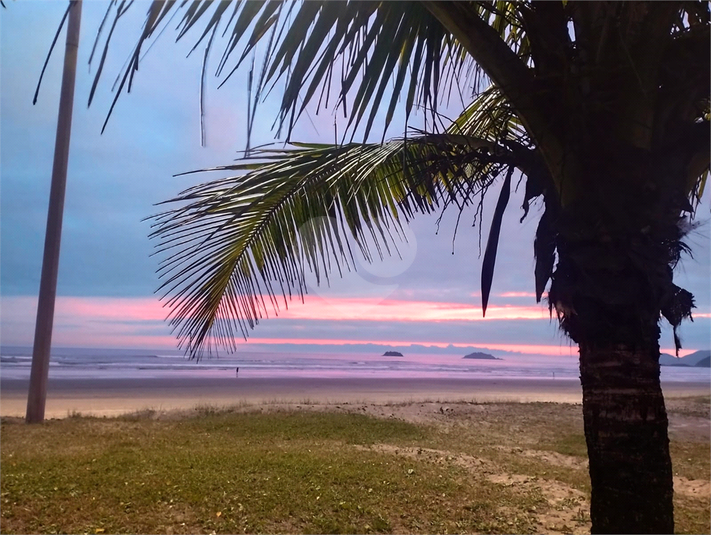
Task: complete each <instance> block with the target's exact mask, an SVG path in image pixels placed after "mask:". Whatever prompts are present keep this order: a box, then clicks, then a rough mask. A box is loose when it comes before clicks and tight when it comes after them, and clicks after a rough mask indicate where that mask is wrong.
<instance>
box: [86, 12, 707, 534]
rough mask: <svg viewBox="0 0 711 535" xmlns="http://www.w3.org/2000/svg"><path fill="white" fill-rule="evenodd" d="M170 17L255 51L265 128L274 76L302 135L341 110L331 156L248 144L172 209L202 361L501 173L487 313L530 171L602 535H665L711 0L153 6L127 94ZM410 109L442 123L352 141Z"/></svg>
mask: <svg viewBox="0 0 711 535" xmlns="http://www.w3.org/2000/svg"><path fill="white" fill-rule="evenodd" d="M114 5H115V4H112V6H114ZM111 9H112V7H110V8H109V10H111ZM116 9H117V14H118V13H119V12H120V11H121V9H123V3H121V4H120V5H119V6H116ZM177 12H180V13H181V14H182V19H181V21H180V23H179V25H178V31H179V36H178V38H180V37H182V36H183V35H184V34H185V33H186V32H188V31H190V30H191V28H195V29H193V30H192V31H193V32H195V35H196V36H198V38H197V39H196V44H195V48H197V47H198V46H202V44H204V45H205V57H207V53H208V51H209V49H210V47H211V46H212V43H213V37H214V35H215V34H216V32H218V28H219V29H220V31H223V35H227V36H228V38H227V44H226V47H225V49H224V51H223V54H222V57H221V59H220V61H219V64H218V69H217V72H218V75H220V76H222V77H224V78H227V77H229V75H230V74H231V73H232V72H234V69H235V68H236V67H237V66H238V65H239V63H240V62H242V61H243V60H244V59H245V58H248V57H250V55H251V54H253V51H254V50H256V48H258V47H261V49H260V50H261V52H262V53H263V57H264V61H263V64H262V68H261V71H260V70H259V68H255V67H253V68H252V70H251V71H250V79H251V80H252V83H251V86H250V87H252V88H253V92H252V94H253V97H254V105H250V122H253V121H254V116H255V111H254V110H255V107H256V104H257V103H258V102H259V101H260V99H261V95H262V94H263V91H267V90H270V89H271V88H273V87H274V85H275V84H276V83H281V82H283V83H284V94H283V98H282V101H281V108H280V113H279V117H278V118H279V120H280V124H281V125H283V126H284V127H285V128H287V129H288V131H290V129H291V127H292V126H293V124H294V122H295V121H296V120H297V119H298V118H299V116H300V115H301V114H302V113H303V112H304V110H305V108H306V106H307V105H308V104H309V103H317V104H318V105H321V106H322V105H325V103H326V102H328V100H329V99H330V100H331V101H333V100H334V95H335V98H336V103H337V104H338V105H339V106H340V107H342V108H343V109H344V110H345V111H346V112H347V113H348V116H349V129H348V137H344V138H343V139H342V140H341V141H340V142H339V143H336V144H333V145H315V144H298V143H293V144H292V145H290V146H288V147H285V148H283V149H272V150H261V151H252V152H251V154H250V156H249V157H248V158H247V159H245V160H244V161H239V162H238V163H237V164H235V165H229V166H225V167H220V168H216V169H220V170H231V171H234V176H233V177H231V178H223V179H219V180H215V181H212V182H208V183H206V184H202V185H199V186H196V187H194V188H192V189H190V190H188V191H186V192H184V193H183V194H181V195H180V196H178V197H177V198H176V199H173V202H176V203H177V204H176V205H174V206H175V207H174V208H172V209H170V210H168V211H166V212H164V213H163V214H161V215H159V216H157V218H156V225H157V228H156V230H155V236H157V237H158V239H159V242H160V250H161V251H163V253H164V254H165V258H164V261H163V264H162V267H161V271H162V275H163V276H164V283H163V286H162V291H163V292H164V295H165V298H166V299H167V302H168V303H169V305H170V306H171V309H172V313H171V323H172V325H173V326H174V328H175V329H176V331H177V334H178V336H179V338H180V339H181V341H182V343H183V344H184V347H185V348H186V349H187V351H189V352H190V353H191V354H192V355H195V356H197V355H199V354H200V353H201V352H202V351H206V350H210V348H211V347H212V346H213V345H214V344H223V345H226V346H227V347H231V346H232V345H233V343H234V339H235V338H236V337H241V336H245V337H246V335H247V333H248V331H249V330H250V329H251V328H252V327H254V325H255V323H257V322H258V320H259V319H260V318H262V317H264V316H265V315H266V313H267V312H269V311H271V310H272V309H273V308H277V307H278V306H279V305H278V299H277V297H278V295H279V294H283V295H284V296H291V295H292V294H294V293H301V292H303V291H304V285H305V283H304V273H305V270H306V269H307V268H308V269H311V270H314V271H315V272H316V273H317V275H318V276H322V274H324V273H325V274H328V272H330V271H333V270H342V269H348V268H349V267H350V266H351V264H352V262H353V255H354V253H353V251H352V250H351V249H350V248H349V246H348V240H349V237H352V238H354V239H355V242H356V243H357V244H358V246H359V248H360V252H361V253H362V254H363V255H364V256H365V257H366V258H371V257H372V256H377V255H378V254H383V251H386V250H388V249H389V248H391V247H392V246H393V244H394V243H395V242H396V241H397V240H398V236H399V235H400V233H399V230H400V228H401V225H403V224H406V223H407V222H408V221H409V220H410V219H411V218H412V217H414V216H415V215H416V214H417V213H423V212H425V213H426V212H431V211H434V210H443V209H446V208H447V207H449V206H455V207H457V208H459V209H461V208H462V207H463V206H466V205H467V204H469V203H471V202H474V201H475V200H476V199H478V196H480V195H484V194H486V193H487V192H489V191H490V189H489V188H490V187H491V186H492V185H493V184H494V183H500V184H501V193H500V195H499V198H498V202H497V205H496V210H495V214H494V217H493V221H492V224H491V232H490V235H489V239H488V243H487V246H486V251H485V255H484V258H483V266H482V295H483V310H484V312H485V311H486V306H487V302H488V296H489V290H490V288H491V283H492V274H493V270H494V264H495V259H496V249H497V244H498V240H499V230H500V226H501V218H502V214H503V212H504V210H505V208H506V206H507V203H508V199H509V192H510V187H511V182H512V177H513V176H514V173H521V175H522V176H523V177H524V178H525V181H526V195H525V203H524V211H525V212H528V204H529V203H530V202H531V201H532V200H533V199H536V198H542V200H543V203H544V206H545V211H544V212H543V214H542V216H541V217H540V221H539V223H538V228H537V232H536V237H535V242H534V244H533V249H534V254H535V258H536V263H535V273H534V285H535V290H536V296H537V300H539V301H540V300H541V299H542V297H543V296H544V294H546V290H547V301H548V304H549V307H550V310H551V313H553V312H554V313H555V314H556V315H557V318H558V320H559V321H560V325H561V327H562V329H563V330H564V331H565V332H566V333H567V334H568V336H570V338H571V339H572V340H573V341H574V342H575V343H577V344H578V346H579V350H580V378H581V383H582V388H583V416H584V424H585V436H586V440H587V446H588V453H589V459H590V465H589V466H590V468H589V469H590V478H591V482H592V496H591V519H592V530H593V532H595V533H641V532H645V533H647V532H648V533H671V532H673V528H674V525H673V505H672V492H673V489H672V468H671V460H670V456H669V440H668V437H667V414H666V410H665V406H664V399H663V396H662V391H661V387H660V381H659V374H660V369H659V322H660V320H661V318H662V317H663V318H666V320H667V321H669V322H670V323H671V325H672V326H674V329H675V341H676V344H677V347H679V340H678V337H677V336H676V327H677V326H678V325H679V324H680V323H681V321H682V320H683V319H684V318H687V317H690V315H691V309H692V308H693V297H692V295H691V294H690V293H689V292H688V291H686V290H684V289H682V288H679V287H678V286H677V285H675V284H674V281H673V270H674V267H675V266H676V264H677V262H678V261H679V259H680V256H681V255H682V253H683V252H685V250H686V246H685V245H684V243H683V241H682V239H683V236H684V235H685V233H686V232H687V231H688V230H689V228H690V222H689V220H690V217H691V216H692V215H693V213H694V210H695V208H696V206H697V203H698V199H699V198H700V195H701V193H702V190H703V186H704V184H705V181H706V176H707V175H706V174H707V172H708V170H709V142H710V139H709V79H710V78H711V76H710V74H709V63H710V61H709V5H708V3H706V2H693V1H682V2H565V1H563V2H499V1H496V2H495V1H474V2H470V1H467V2H353V1H350V2H330V1H321V2H303V3H297V4H290V3H286V4H282V3H279V2H274V1H267V2H236V3H234V5H233V4H231V3H230V2H215V3H212V2H210V1H204V2H203V1H197V0H196V1H193V2H187V3H186V2H183V3H180V4H178V3H175V2H161V1H155V2H153V3H152V4H151V5H150V8H149V11H148V16H147V19H146V23H145V26H144V28H143V32H142V35H141V37H140V39H139V41H138V43H137V45H136V48H135V51H134V53H133V55H132V57H131V59H130V61H129V63H128V67H127V69H126V71H125V72H124V74H123V77H122V79H121V81H120V85H119V91H118V92H117V96H116V98H118V95H120V94H121V91H122V90H125V89H128V88H129V87H130V82H131V80H132V78H133V76H134V73H135V72H136V71H137V68H138V63H139V59H140V57H141V50H142V48H145V45H146V43H147V41H148V40H149V39H152V38H153V37H155V36H156V35H158V34H159V30H160V29H161V28H162V27H163V26H164V25H166V24H167V21H168V20H169V19H170V17H169V15H172V14H175V13H177ZM106 46H108V43H107V45H106ZM100 70H101V69H99V73H98V74H97V80H98V76H100ZM470 87H473V92H472V96H471V99H470V102H469V104H468V106H466V108H465V110H464V112H463V113H462V114H461V115H460V116H459V117H457V118H456V119H454V120H452V121H448V122H447V123H444V120H443V119H442V118H441V116H439V115H438V113H437V104H438V102H440V98H441V96H442V95H444V94H446V93H447V92H448V91H450V90H451V89H452V88H455V89H461V90H464V89H467V90H468V89H469V88H470ZM398 103H401V104H400V105H401V106H403V108H404V110H405V113H406V114H407V115H408V116H409V114H410V112H411V111H412V110H413V108H414V107H415V106H422V107H424V108H426V109H427V110H428V113H430V114H431V116H432V120H431V121H430V124H431V125H432V127H431V128H429V129H427V130H428V131H418V132H415V133H413V132H412V131H410V132H405V133H404V137H402V138H399V139H393V140H390V141H387V142H381V143H357V142H354V141H353V140H354V139H355V135H356V134H357V135H358V136H359V138H360V136H361V135H362V139H364V140H366V139H368V136H369V134H370V132H371V129H372V127H373V124H374V120H375V119H376V117H378V116H379V117H384V124H385V127H386V128H387V126H388V125H389V123H390V121H391V119H392V117H393V112H394V110H395V108H396V106H398ZM436 125H439V128H435V126H436ZM369 242H370V243H375V244H376V250H375V253H372V252H371V250H370V249H369V246H368V243H369ZM371 248H372V246H371Z"/></svg>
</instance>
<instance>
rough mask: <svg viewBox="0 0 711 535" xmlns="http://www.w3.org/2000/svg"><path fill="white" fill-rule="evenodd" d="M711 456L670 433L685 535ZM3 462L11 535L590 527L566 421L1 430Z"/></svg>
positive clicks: (704, 518)
mask: <svg viewBox="0 0 711 535" xmlns="http://www.w3.org/2000/svg"><path fill="white" fill-rule="evenodd" d="M361 405H362V404H361ZM708 407H709V400H708V398H700V399H694V400H689V401H688V402H685V403H684V404H683V406H680V407H679V410H678V415H677V417H678V418H680V419H682V420H683V421H684V422H687V421H689V422H692V421H697V423H699V421H700V422H701V424H703V422H704V418H705V419H706V421H707V420H708ZM670 413H671V417H672V421H673V419H674V418H675V413H674V410H673V406H672V407H671V409H670ZM704 414H705V416H704ZM682 427H683V426H682ZM710 454H711V451H710V449H709V437H708V434H706V435H705V436H704V435H703V433H696V434H694V433H688V432H682V433H677V434H676V435H675V433H674V432H672V455H673V461H674V470H675V474H676V475H677V477H676V478H675V489H676V490H677V492H676V498H675V500H676V501H675V506H676V522H677V530H678V531H679V532H682V533H708V532H709V528H710V526H709V479H710V478H711V476H710V473H709V470H710V466H709V464H710V463H709V457H710ZM1 457H2V459H1V460H2V482H1V502H0V506H1V510H2V515H1V517H0V521H1V525H0V530H1V531H2V532H3V533H28V532H42V533H119V532H120V533H212V532H216V533H252V532H270V533H274V532H291V533H297V532H298V533H346V532H348V533H353V532H357V533H370V532H380V533H389V532H396V533H450V532H457V533H462V532H486V533H536V532H549V533H556V532H574V533H584V532H586V531H588V530H589V526H590V524H589V519H588V496H589V482H588V476H587V467H586V457H585V442H584V438H583V435H582V422H581V417H580V407H576V406H571V405H558V404H541V403H539V404H483V405H481V404H480V405H476V404H466V403H464V404H454V405H442V404H438V403H422V404H402V405H390V406H377V407H375V406H366V405H363V406H362V407H360V406H356V405H342V406H330V407H326V408H324V407H318V406H310V405H306V406H301V407H300V408H299V409H298V410H297V409H295V408H294V407H289V408H285V407H278V406H271V407H255V408H252V409H249V408H247V409H245V408H244V407H243V408H239V409H235V410H226V411H217V410H211V409H209V408H203V409H200V410H196V411H194V412H192V413H189V414H180V415H177V414H164V415H156V414H151V413H144V414H138V415H132V416H126V417H121V418H106V419H104V418H89V417H70V418H66V419H63V420H54V421H49V422H47V423H45V424H43V425H38V426H26V425H24V424H23V423H22V422H21V421H20V420H13V419H6V420H3V422H2V449H1Z"/></svg>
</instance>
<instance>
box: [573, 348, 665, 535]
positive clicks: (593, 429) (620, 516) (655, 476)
mask: <svg viewBox="0 0 711 535" xmlns="http://www.w3.org/2000/svg"><path fill="white" fill-rule="evenodd" d="M580 380H581V383H582V387H583V417H584V423H585V438H586V441H587V446H588V457H589V460H590V481H591V486H592V495H591V503H590V516H591V518H592V519H593V526H592V533H673V532H674V510H673V502H672V498H673V487H672V467H671V458H670V456H669V439H668V436H667V423H668V422H667V413H666V409H665V407H664V398H663V396H662V390H661V386H660V382H659V346H658V345H656V344H655V345H653V346H647V347H644V346H634V345H626V344H613V345H600V346H598V345H595V344H592V343H582V344H580Z"/></svg>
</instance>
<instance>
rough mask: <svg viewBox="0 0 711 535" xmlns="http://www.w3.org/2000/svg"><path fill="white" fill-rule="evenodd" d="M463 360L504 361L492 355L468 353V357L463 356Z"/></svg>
mask: <svg viewBox="0 0 711 535" xmlns="http://www.w3.org/2000/svg"><path fill="white" fill-rule="evenodd" d="M462 358H465V359H477V360H504V359H500V358H498V357H495V356H494V355H489V354H488V353H477V352H474V353H469V354H468V355H464V357H462Z"/></svg>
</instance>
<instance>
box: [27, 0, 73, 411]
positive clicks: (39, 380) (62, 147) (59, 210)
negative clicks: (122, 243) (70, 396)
mask: <svg viewBox="0 0 711 535" xmlns="http://www.w3.org/2000/svg"><path fill="white" fill-rule="evenodd" d="M80 25H81V0H72V1H71V9H70V10H69V24H68V26H67V43H66V48H65V51H64V71H63V73H62V90H61V94H60V97H59V119H58V121H57V137H56V140H55V145H54V164H53V166H52V186H51V190H50V193H49V210H48V212H47V231H46V234H45V237H44V257H43V259H42V278H41V279H40V290H39V300H38V302H37V322H36V324H35V340H34V347H33V350H32V371H31V372H30V388H29V392H28V395H27V414H26V416H25V420H26V421H27V423H41V422H43V421H44V406H45V401H46V399H47V378H48V375H49V353H50V349H51V347H52V324H53V323H54V302H55V298H56V296H57V274H58V273H59V245H60V242H61V238H62V214H63V212H64V193H65V191H66V186H67V163H68V161H69V140H70V138H71V133H72V109H73V105H74V82H75V79H76V71H77V50H78V48H79V26H80Z"/></svg>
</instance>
